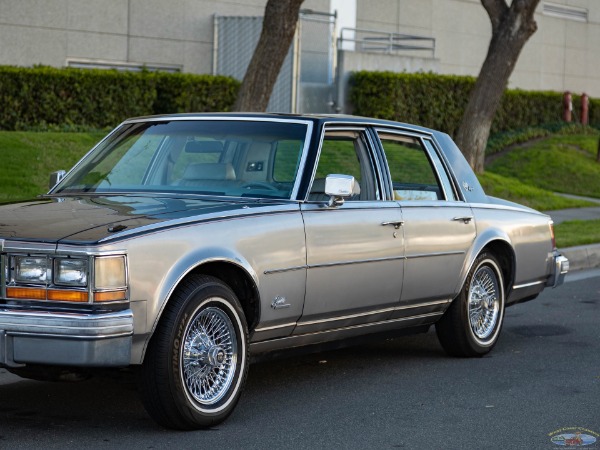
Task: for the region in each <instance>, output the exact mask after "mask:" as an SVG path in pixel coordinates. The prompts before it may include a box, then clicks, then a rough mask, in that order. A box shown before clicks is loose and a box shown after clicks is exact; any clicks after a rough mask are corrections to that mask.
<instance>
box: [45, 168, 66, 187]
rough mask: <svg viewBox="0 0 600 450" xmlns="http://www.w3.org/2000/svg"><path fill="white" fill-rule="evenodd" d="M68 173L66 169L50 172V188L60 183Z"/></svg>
mask: <svg viewBox="0 0 600 450" xmlns="http://www.w3.org/2000/svg"><path fill="white" fill-rule="evenodd" d="M66 174H67V172H65V171H64V170H57V171H56V172H52V173H51V174H50V182H49V183H48V188H49V189H52V188H53V187H54V186H56V185H57V184H58V183H60V180H62V179H63V178H64V177H65V175H66Z"/></svg>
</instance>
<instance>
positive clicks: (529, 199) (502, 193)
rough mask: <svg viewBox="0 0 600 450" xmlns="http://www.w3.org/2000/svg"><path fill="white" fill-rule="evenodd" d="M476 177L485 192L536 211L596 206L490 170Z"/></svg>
mask: <svg viewBox="0 0 600 450" xmlns="http://www.w3.org/2000/svg"><path fill="white" fill-rule="evenodd" d="M516 176H518V174H517V175H516ZM477 178H479V182H480V183H481V186H483V189H484V191H485V193H486V194H488V195H491V196H493V197H498V198H503V199H505V200H509V201H511V202H515V203H520V204H521V205H525V206H529V207H530V208H533V209H537V210H538V211H552V210H556V209H566V208H580V207H586V206H596V204H595V203H591V202H587V201H584V200H575V199H571V198H566V197H562V196H560V195H556V194H554V193H553V192H552V191H548V190H546V189H541V188H539V187H535V186H531V185H529V184H525V183H522V182H521V181H519V180H518V179H517V178H513V177H511V176H503V175H499V174H497V173H492V172H490V171H487V172H485V173H483V174H480V175H477Z"/></svg>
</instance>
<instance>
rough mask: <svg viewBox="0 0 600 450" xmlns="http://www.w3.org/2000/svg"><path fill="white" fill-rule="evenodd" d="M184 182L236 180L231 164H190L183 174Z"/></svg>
mask: <svg viewBox="0 0 600 450" xmlns="http://www.w3.org/2000/svg"><path fill="white" fill-rule="evenodd" d="M183 179H184V180H235V170H234V169H233V166H232V165H231V163H199V164H190V165H189V166H187V167H186V169H185V172H184V173H183Z"/></svg>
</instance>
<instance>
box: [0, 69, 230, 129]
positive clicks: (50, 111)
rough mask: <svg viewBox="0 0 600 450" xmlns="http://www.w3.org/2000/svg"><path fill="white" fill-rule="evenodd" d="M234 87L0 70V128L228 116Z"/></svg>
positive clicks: (147, 76) (195, 79)
mask: <svg viewBox="0 0 600 450" xmlns="http://www.w3.org/2000/svg"><path fill="white" fill-rule="evenodd" d="M238 88H239V82H238V81H236V80H234V79H233V78H229V77H223V76H212V75H192V74H165V73H155V72H137V73H135V72H118V71H116V70H88V69H71V68H63V69H57V68H51V67H34V68H22V67H11V66H0V129H1V130H19V129H30V128H36V127H40V126H48V125H50V126H61V127H65V126H69V125H77V126H82V127H91V128H105V127H113V126H115V125H117V124H118V123H120V122H121V121H122V120H123V119H125V118H127V117H133V116H142V115H150V114H164V113H176V112H208V111H228V110H230V109H231V106H232V105H233V103H234V101H235V97H236V94H237V90H238Z"/></svg>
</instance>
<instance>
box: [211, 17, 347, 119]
mask: <svg viewBox="0 0 600 450" xmlns="http://www.w3.org/2000/svg"><path fill="white" fill-rule="evenodd" d="M214 27H215V36H214V49H213V73H214V74H219V75H229V76H232V77H234V78H237V79H238V80H242V79H243V78H244V74H245V73H246V69H247V67H248V64H249V63H250V59H251V58H252V55H253V53H254V49H255V48H256V44H257V43H258V39H259V38H260V33H261V30H262V17H249V16H215V17H214ZM334 55H335V16H332V15H330V14H323V13H314V12H312V11H302V12H301V15H300V25H299V27H298V31H297V33H296V37H295V39H294V41H293V43H292V45H291V47H290V50H289V52H288V54H287V56H286V58H285V61H284V63H283V66H282V68H281V71H280V73H279V77H278V78H277V82H276V83H275V87H274V89H273V93H272V95H271V99H270V101H269V106H268V107H267V111H270V112H329V111H330V105H329V104H330V102H331V97H332V92H333V82H334V79H333V78H334V77H333V73H334V62H335V57H334Z"/></svg>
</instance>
